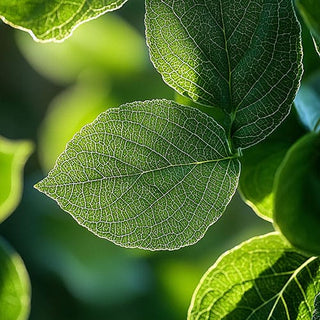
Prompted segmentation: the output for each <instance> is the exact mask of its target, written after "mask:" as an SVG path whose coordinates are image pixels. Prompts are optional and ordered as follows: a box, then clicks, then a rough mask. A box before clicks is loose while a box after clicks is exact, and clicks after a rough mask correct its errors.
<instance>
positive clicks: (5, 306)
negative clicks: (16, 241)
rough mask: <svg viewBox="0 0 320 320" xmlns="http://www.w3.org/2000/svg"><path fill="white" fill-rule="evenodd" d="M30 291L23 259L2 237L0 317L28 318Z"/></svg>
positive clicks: (9, 318) (0, 253)
mask: <svg viewBox="0 0 320 320" xmlns="http://www.w3.org/2000/svg"><path fill="white" fill-rule="evenodd" d="M30 291H31V290H30V283H29V277H28V273H27V271H26V269H25V266H24V263H23V261H22V260H21V258H20V256H19V255H18V254H17V253H16V252H14V251H13V249H12V248H11V247H10V246H9V245H8V244H7V243H6V242H5V241H4V240H3V239H2V238H0V319H3V320H25V319H27V318H28V315H29V310H30Z"/></svg>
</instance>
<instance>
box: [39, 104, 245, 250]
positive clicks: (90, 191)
mask: <svg viewBox="0 0 320 320" xmlns="http://www.w3.org/2000/svg"><path fill="white" fill-rule="evenodd" d="M235 157H236V156H235V155H231V154H230V153H229V150H228V145H227V139H226V135H225V132H224V129H223V128H222V127H220V126H219V125H218V124H217V123H216V122H215V121H214V120H213V119H212V118H210V117H209V116H207V115H206V114H204V113H202V112H200V111H199V110H197V109H194V108H189V107H184V106H180V105H178V104H176V103H174V102H170V101H166V100H154V101H147V102H137V103H132V104H127V105H123V106H121V107H120V108H119V109H109V110H108V111H106V112H105V113H102V114H101V115H100V116H99V117H98V118H97V119H96V120H95V121H94V122H93V123H92V124H90V125H87V126H85V127H84V128H83V129H82V130H81V132H80V133H79V134H77V135H76V136H75V137H74V138H73V140H71V141H70V142H69V144H68V145H67V148H66V150H65V152H64V153H62V155H61V156H60V157H59V158H58V160H57V164H56V166H55V167H54V169H53V170H52V171H51V172H50V173H49V175H48V177H47V178H45V179H44V180H42V181H41V182H40V183H38V184H37V185H36V187H37V188H38V189H39V190H40V191H42V192H44V193H46V194H47V195H48V196H50V197H52V198H54V199H55V200H56V201H57V202H58V203H59V205H60V206H61V207H62V208H63V209H64V210H66V211H68V212H70V213H71V214H72V215H73V217H74V218H75V219H76V220H77V221H78V222H79V223H80V224H82V225H84V226H85V227H87V228H88V229H90V230H91V231H92V232H94V233H95V234H97V235H99V236H100V237H104V238H106V239H109V240H111V241H113V242H115V243H117V244H119V245H122V246H126V247H140V248H146V249H151V250H157V249H177V248H180V247H182V246H186V245H189V244H192V243H195V242H196V241H198V240H199V239H200V238H201V237H202V236H203V235H204V233H205V231H206V230H207V228H208V227H209V226H210V225H211V224H212V223H214V222H215V221H216V220H217V219H218V218H219V216H220V215H221V214H222V213H223V211H224V210H225V207H226V206H227V204H228V203H229V201H230V199H231V197H232V196H233V194H234V192H235V189H236V187H237V182H238V176H239V171H240V169H239V162H238V160H237V159H235Z"/></svg>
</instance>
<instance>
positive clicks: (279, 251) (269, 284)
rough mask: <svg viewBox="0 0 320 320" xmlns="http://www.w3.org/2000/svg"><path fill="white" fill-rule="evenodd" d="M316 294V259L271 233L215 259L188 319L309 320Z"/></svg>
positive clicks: (319, 274) (319, 273)
mask: <svg viewBox="0 0 320 320" xmlns="http://www.w3.org/2000/svg"><path fill="white" fill-rule="evenodd" d="M319 289H320V261H319V258H315V257H312V258H307V257H305V256H304V255H301V254H300V253H298V252H296V251H295V250H294V249H293V248H292V247H290V245H289V244H287V242H285V241H284V240H282V238H281V237H280V236H279V235H278V234H276V233H271V234H268V235H265V236H262V237H256V238H252V239H251V240H249V241H247V242H244V243H243V244H242V245H240V246H238V247H235V248H234V249H232V250H230V251H229V252H227V253H225V254H223V255H222V256H221V257H220V258H219V259H218V261H217V262H216V263H215V264H214V265H213V266H212V267H211V268H210V269H209V270H208V271H207V272H206V274H205V275H204V276H203V278H202V279H201V281H200V283H199V285H198V287H197V289H196V291H195V293H194V295H193V298H192V302H191V305H190V309H189V314H188V319H189V320H195V319H197V320H200V319H201V320H204V319H205V320H219V319H223V320H231V319H232V320H249V319H250V320H272V319H274V320H310V318H311V316H312V312H313V309H314V306H313V301H314V297H315V295H316V293H317V292H319Z"/></svg>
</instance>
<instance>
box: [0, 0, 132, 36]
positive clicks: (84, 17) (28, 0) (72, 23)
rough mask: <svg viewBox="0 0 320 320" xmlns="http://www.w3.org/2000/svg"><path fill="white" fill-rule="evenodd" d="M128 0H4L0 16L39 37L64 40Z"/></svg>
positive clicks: (10, 23)
mask: <svg viewBox="0 0 320 320" xmlns="http://www.w3.org/2000/svg"><path fill="white" fill-rule="evenodd" d="M126 1H127V0H96V1H89V0H74V1H66V0H50V1H45V0H1V2H0V19H2V20H3V22H5V23H7V24H9V25H11V26H12V27H15V28H18V29H21V30H24V31H27V32H29V33H30V35H31V36H32V37H33V38H34V39H35V40H37V41H41V42H47V41H56V42H58V41H62V40H64V39H65V38H67V37H69V36H70V35H71V33H72V32H73V30H74V29H75V28H76V27H77V26H79V25H80V24H81V23H84V22H86V21H89V20H92V19H94V18H97V17H99V16H101V15H102V14H104V13H106V12H108V11H113V10H116V9H118V8H120V7H121V6H122V5H123V4H124V3H125V2H126Z"/></svg>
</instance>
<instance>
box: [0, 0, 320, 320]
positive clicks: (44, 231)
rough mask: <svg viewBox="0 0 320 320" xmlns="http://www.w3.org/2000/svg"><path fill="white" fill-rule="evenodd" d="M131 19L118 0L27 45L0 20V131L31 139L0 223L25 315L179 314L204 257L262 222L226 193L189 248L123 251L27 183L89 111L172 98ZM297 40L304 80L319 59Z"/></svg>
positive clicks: (34, 319)
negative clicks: (26, 288) (10, 207)
mask: <svg viewBox="0 0 320 320" xmlns="http://www.w3.org/2000/svg"><path fill="white" fill-rule="evenodd" d="M143 15H144V5H143V1H141V0H140V1H129V2H128V3H127V4H126V5H125V6H124V7H123V8H122V9H121V10H119V11H117V13H111V14H107V15H105V16H104V17H100V18H99V19H97V20H94V21H91V22H89V23H86V24H84V25H82V26H80V27H79V28H78V29H77V30H76V31H75V32H74V34H73V36H72V37H71V38H69V39H67V40H66V41H65V42H64V43H62V44H38V43H35V42H33V40H32V39H31V37H30V36H29V35H28V34H25V33H23V32H21V31H15V30H13V29H11V28H10V27H8V26H6V25H4V24H0V39H1V50H0V70H1V71H0V135H2V136H4V137H6V138H10V139H30V140H32V141H33V142H34V143H35V146H36V151H35V152H34V153H33V155H32V156H31V158H30V160H29V161H28V163H27V165H26V168H25V183H24V193H23V198H22V201H21V203H20V205H19V207H18V208H17V209H16V211H15V213H14V214H13V215H12V216H11V217H9V218H8V219H7V220H6V221H5V222H4V223H3V224H1V225H0V234H1V236H4V237H5V238H6V239H7V240H8V241H9V242H10V243H11V244H12V246H13V247H14V248H15V249H16V250H17V251H18V252H19V254H20V255H21V257H22V259H23V260H24V262H25V265H26V268H27V270H28V272H29V274H30V279H31V285H32V304H31V314H30V319H31V320H43V319H46V320H56V319H59V320H64V319H68V320H69V319H79V320H82V319H94V320H105V319H111V320H122V319H126V320H127V319H130V320H135V319H137V320H143V319H155V320H156V319H166V320H175V319H177V320H178V319H185V318H186V314H187V309H188V306H189V303H190V300H191V295H192V292H193V291H194V289H195V287H196V285H197V283H198V282H199V280H200V278H201V276H202V274H203V273H204V272H205V271H206V270H207V269H208V267H209V266H211V265H212V264H213V263H214V261H215V260H216V258H217V257H218V256H219V255H220V254H221V253H223V252H224V251H226V250H228V249H230V248H232V247H233V246H235V245H237V244H239V243H240V242H241V241H243V240H247V239H248V238H250V237H252V236H254V235H259V234H263V233H266V232H268V231H271V230H272V225H271V224H270V223H268V222H266V221H264V220H262V219H260V218H258V217H257V216H256V215H255V214H254V213H253V211H252V210H251V209H250V208H249V207H248V206H246V205H245V204H244V203H243V201H242V200H241V199H240V197H239V196H238V195H237V196H236V197H235V198H234V199H233V200H232V202H231V204H230V205H229V207H228V209H227V211H226V212H225V214H224V215H223V216H222V218H221V219H220V220H219V221H218V222H217V223H216V224H215V225H214V226H212V227H211V228H210V229H209V231H208V232H207V234H206V235H205V237H204V239H202V240H201V241H200V242H199V243H198V244H196V245H194V246H191V247H187V248H183V249H181V250H179V251H174V252H145V251H142V250H133V249H124V248H120V247H117V246H115V245H114V244H112V243H109V242H108V241H106V240H103V239H99V238H97V237H95V236H94V235H92V234H91V233H90V232H89V231H87V230H86V229H84V228H82V227H80V226H79V225H77V223H76V222H75V221H74V220H73V219H72V218H71V216H69V215H68V214H67V213H64V212H62V211H61V210H60V209H59V207H58V206H57V205H56V204H55V203H54V202H53V201H52V200H50V199H49V198H47V197H45V196H44V195H42V194H40V193H39V192H37V191H36V190H35V189H33V185H34V183H35V182H37V181H39V180H40V179H41V178H42V177H43V176H44V174H45V173H46V172H47V171H48V170H49V169H50V168H51V167H52V166H53V165H54V162H55V159H56V157H57V156H58V155H59V154H60V152H61V151H63V149H64V147H65V144H66V142H67V141H68V140H69V139H70V138H71V137H72V136H73V134H74V133H75V132H77V131H78V130H79V129H80V128H81V127H82V126H83V125H84V124H86V123H89V122H91V121H92V120H93V119H94V118H95V117H96V116H97V115H98V114H99V113H100V112H102V111H104V110H106V109H107V108H110V107H116V106H118V105H120V104H123V103H126V102H132V101H135V100H146V99H152V98H167V99H174V98H175V94H174V92H173V91H172V90H171V89H170V88H169V87H168V86H166V85H165V84H164V83H163V81H162V79H161V77H160V75H159V74H157V73H156V71H155V70H154V68H153V67H152V65H151V63H150V61H149V58H148V52H147V47H146V45H145V41H144V25H143V19H144V16H143ZM304 39H305V40H304V41H305V46H306V48H308V49H307V51H305V77H306V78H307V77H309V76H310V74H311V73H312V72H313V71H314V69H315V67H318V66H319V61H318V60H317V59H318V57H317V56H316V54H315V52H314V48H313V44H312V41H311V38H310V35H309V34H308V32H307V31H306V30H304ZM0 267H1V266H0Z"/></svg>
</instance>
